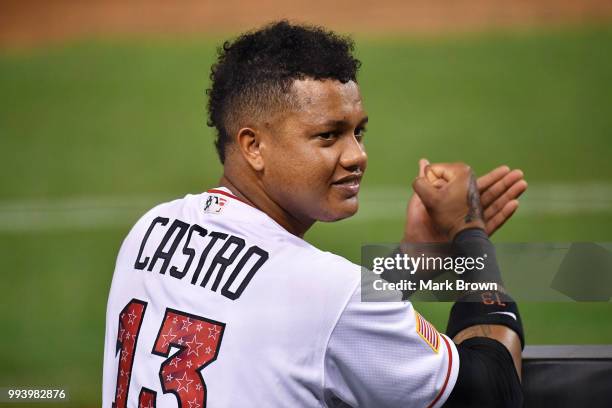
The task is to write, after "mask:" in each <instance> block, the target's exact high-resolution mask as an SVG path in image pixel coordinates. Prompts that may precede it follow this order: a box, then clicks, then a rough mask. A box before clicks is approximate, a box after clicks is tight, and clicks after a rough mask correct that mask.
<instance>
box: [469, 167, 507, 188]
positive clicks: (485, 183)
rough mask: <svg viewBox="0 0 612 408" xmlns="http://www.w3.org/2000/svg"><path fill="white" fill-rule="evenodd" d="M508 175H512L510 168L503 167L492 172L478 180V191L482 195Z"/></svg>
mask: <svg viewBox="0 0 612 408" xmlns="http://www.w3.org/2000/svg"><path fill="white" fill-rule="evenodd" d="M508 173H510V167H508V166H506V165H503V166H499V167H498V168H496V169H493V170H491V171H490V172H488V173H487V174H485V175H484V176H481V177H478V180H477V181H476V185H477V186H478V191H480V192H481V193H482V192H483V191H484V190H486V189H487V188H489V187H491V186H492V185H493V183H496V182H497V181H499V180H501V178H502V177H504V176H505V175H506V174H508Z"/></svg>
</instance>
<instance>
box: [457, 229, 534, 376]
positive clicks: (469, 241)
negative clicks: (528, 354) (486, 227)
mask: <svg viewBox="0 0 612 408" xmlns="http://www.w3.org/2000/svg"><path fill="white" fill-rule="evenodd" d="M454 244H455V246H456V247H457V250H458V251H459V253H460V255H468V256H482V255H483V253H486V254H488V260H487V263H486V267H485V269H484V270H482V271H481V272H479V274H480V275H478V276H475V277H474V278H475V279H476V280H478V281H494V282H497V283H499V285H500V288H499V290H498V291H496V292H483V293H470V294H468V295H466V296H464V297H463V298H462V299H461V300H460V301H459V302H457V303H456V304H455V305H453V309H452V311H451V315H450V317H449V325H448V329H447V332H448V333H449V334H450V335H452V336H453V340H454V341H455V343H457V344H460V343H462V342H463V341H465V340H466V339H469V338H474V337H486V338H490V339H494V340H496V341H498V342H500V343H501V344H502V345H503V346H504V347H505V348H506V349H507V350H508V352H509V353H510V355H511V356H512V360H513V362H514V367H515V369H516V372H517V374H518V376H519V378H520V376H521V354H522V353H521V350H522V347H523V345H524V334H523V327H522V323H521V318H520V314H519V312H518V307H517V305H516V303H515V302H514V301H513V300H512V298H511V297H510V296H509V295H508V294H507V293H506V291H505V289H504V288H503V286H501V285H502V281H501V275H500V271H499V266H498V265H497V261H496V257H495V248H494V247H493V244H492V243H491V242H490V241H489V239H488V237H487V236H486V234H485V233H484V231H480V230H470V231H462V232H461V233H459V234H458V236H457V237H456V238H455V241H454Z"/></svg>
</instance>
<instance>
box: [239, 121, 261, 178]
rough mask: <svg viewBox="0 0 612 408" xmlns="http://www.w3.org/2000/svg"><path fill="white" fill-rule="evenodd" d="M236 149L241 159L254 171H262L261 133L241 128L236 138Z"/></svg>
mask: <svg viewBox="0 0 612 408" xmlns="http://www.w3.org/2000/svg"><path fill="white" fill-rule="evenodd" d="M237 142H238V149H239V150H240V153H241V154H242V157H244V159H245V160H246V161H247V163H249V165H250V166H251V167H252V168H253V170H255V171H262V170H263V169H264V159H263V156H262V154H261V149H260V148H261V142H262V140H261V133H260V132H258V131H256V130H254V129H252V128H242V129H240V130H239V131H238V136H237Z"/></svg>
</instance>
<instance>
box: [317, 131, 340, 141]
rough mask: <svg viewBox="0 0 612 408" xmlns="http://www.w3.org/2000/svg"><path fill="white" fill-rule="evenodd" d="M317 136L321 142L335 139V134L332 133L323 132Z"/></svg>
mask: <svg viewBox="0 0 612 408" xmlns="http://www.w3.org/2000/svg"><path fill="white" fill-rule="evenodd" d="M317 136H319V137H320V138H321V139H323V140H332V139H333V138H334V137H336V134H335V133H334V132H325V133H319V134H318V135H317Z"/></svg>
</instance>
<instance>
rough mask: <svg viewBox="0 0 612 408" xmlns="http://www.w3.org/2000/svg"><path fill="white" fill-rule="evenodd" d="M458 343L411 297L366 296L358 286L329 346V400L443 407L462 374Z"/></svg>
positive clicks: (326, 377)
mask: <svg viewBox="0 0 612 408" xmlns="http://www.w3.org/2000/svg"><path fill="white" fill-rule="evenodd" d="M458 371H459V358H458V354H457V349H456V347H455V345H454V343H453V342H452V341H451V340H450V339H449V338H448V337H446V336H445V335H443V334H441V333H438V331H437V330H436V329H435V328H434V327H433V325H431V324H430V323H429V322H427V321H426V320H425V319H424V318H423V317H422V316H421V315H420V314H419V313H418V312H416V311H415V310H414V308H413V307H412V304H411V303H410V302H361V289H360V287H359V286H358V287H357V289H356V290H355V292H354V293H353V295H352V297H351V299H350V300H349V302H348V303H347V305H346V307H345V309H344V311H343V312H342V314H341V315H340V317H339V319H338V322H337V324H336V327H335V328H334V330H333V332H332V334H331V336H330V339H329V343H328V346H327V350H326V356H325V375H324V398H325V402H326V404H327V406H338V405H339V406H345V405H346V404H348V405H350V406H360V407H406V406H410V407H413V406H414V407H439V406H441V405H442V404H443V403H444V402H445V401H446V399H447V398H448V396H449V394H450V392H451V391H452V389H453V387H454V385H455V382H456V380H457V374H458Z"/></svg>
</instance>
